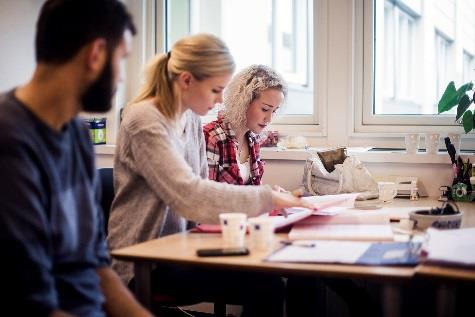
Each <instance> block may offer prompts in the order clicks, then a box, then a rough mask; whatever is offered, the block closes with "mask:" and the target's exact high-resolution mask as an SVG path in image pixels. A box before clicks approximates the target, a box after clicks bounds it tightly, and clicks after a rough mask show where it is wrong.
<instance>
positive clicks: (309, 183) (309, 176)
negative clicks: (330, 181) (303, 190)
mask: <svg viewBox="0 0 475 317" xmlns="http://www.w3.org/2000/svg"><path fill="white" fill-rule="evenodd" d="M313 164H314V160H312V159H311V158H310V168H309V169H308V170H307V190H308V191H309V192H310V194H312V195H315V196H316V195H318V194H317V193H316V192H315V191H314V190H313V188H312V170H313Z"/></svg>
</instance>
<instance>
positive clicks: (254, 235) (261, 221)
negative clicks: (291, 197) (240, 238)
mask: <svg viewBox="0 0 475 317" xmlns="http://www.w3.org/2000/svg"><path fill="white" fill-rule="evenodd" d="M248 223H249V229H250V230H249V232H250V238H251V245H252V247H253V248H254V249H256V250H262V251H265V250H268V249H269V248H270V247H272V242H273V239H274V222H273V220H272V219H271V218H269V217H255V218H250V219H249V221H248Z"/></svg>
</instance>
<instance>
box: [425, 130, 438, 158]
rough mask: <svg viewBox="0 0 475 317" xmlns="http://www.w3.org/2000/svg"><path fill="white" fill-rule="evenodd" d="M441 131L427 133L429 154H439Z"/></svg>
mask: <svg viewBox="0 0 475 317" xmlns="http://www.w3.org/2000/svg"><path fill="white" fill-rule="evenodd" d="M439 139H440V135H439V133H426V135H425V143H426V153H427V154H432V155H433V154H437V153H438V152H439Z"/></svg>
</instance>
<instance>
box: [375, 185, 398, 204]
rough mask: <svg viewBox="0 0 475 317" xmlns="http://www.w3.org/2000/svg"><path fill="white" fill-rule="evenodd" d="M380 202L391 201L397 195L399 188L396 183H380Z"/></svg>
mask: <svg viewBox="0 0 475 317" xmlns="http://www.w3.org/2000/svg"><path fill="white" fill-rule="evenodd" d="M378 190H379V200H382V201H384V202H387V201H391V200H393V199H394V197H396V195H397V186H396V183H394V182H378Z"/></svg>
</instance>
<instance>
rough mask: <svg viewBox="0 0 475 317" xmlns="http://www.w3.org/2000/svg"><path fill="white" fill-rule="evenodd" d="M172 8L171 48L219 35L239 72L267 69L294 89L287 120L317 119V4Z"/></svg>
mask: <svg viewBox="0 0 475 317" xmlns="http://www.w3.org/2000/svg"><path fill="white" fill-rule="evenodd" d="M167 3H168V13H167V15H168V34H167V39H168V46H169V47H171V46H172V45H173V42H175V41H176V40H177V39H178V38H180V37H182V36H184V35H186V34H195V33H203V32H206V33H212V34H215V35H217V36H219V37H220V38H222V39H223V40H224V41H225V42H226V43H227V45H228V46H229V48H230V50H231V53H232V54H233V56H234V59H235V61H236V66H237V68H236V69H237V71H239V70H240V69H242V68H244V67H247V66H249V65H251V64H265V65H268V66H271V67H272V68H274V69H275V70H277V71H278V72H279V73H280V74H281V75H282V76H283V77H284V79H285V80H286V81H287V82H288V83H289V94H288V98H287V105H286V106H285V107H284V111H283V113H284V114H290V115H292V114H295V115H302V114H312V113H313V108H314V106H313V40H312V39H313V38H312V37H313V30H312V28H313V21H312V17H313V14H312V12H313V8H312V5H313V4H312V1H310V0H259V1H255V0H178V1H177V0H173V1H168V2H167ZM185 29H187V30H185Z"/></svg>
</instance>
